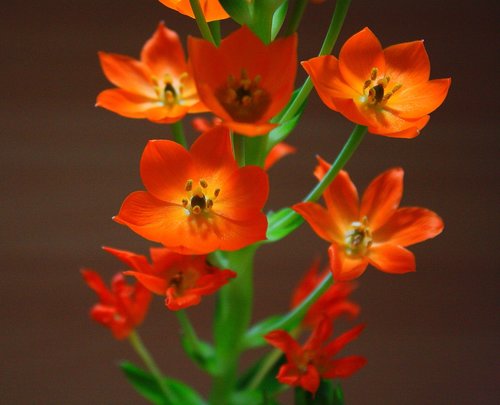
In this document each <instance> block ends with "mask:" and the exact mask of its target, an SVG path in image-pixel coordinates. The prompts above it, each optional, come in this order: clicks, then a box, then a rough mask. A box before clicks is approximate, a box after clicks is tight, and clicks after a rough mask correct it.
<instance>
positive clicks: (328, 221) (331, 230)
mask: <svg viewBox="0 0 500 405" xmlns="http://www.w3.org/2000/svg"><path fill="white" fill-rule="evenodd" d="M292 209H293V210H294V211H295V212H297V213H299V214H300V215H302V216H303V217H304V219H305V220H306V221H307V222H308V223H309V225H310V226H311V228H312V229H313V230H314V232H316V234H317V235H318V236H319V237H320V238H322V239H324V240H326V241H328V242H333V241H334V240H342V238H343V234H342V231H341V230H340V229H339V227H338V224H337V223H335V222H334V221H333V220H332V217H331V215H330V212H329V211H327V210H326V209H324V208H323V207H322V206H321V205H319V204H316V203H313V202H302V203H298V204H295V205H294V206H292Z"/></svg>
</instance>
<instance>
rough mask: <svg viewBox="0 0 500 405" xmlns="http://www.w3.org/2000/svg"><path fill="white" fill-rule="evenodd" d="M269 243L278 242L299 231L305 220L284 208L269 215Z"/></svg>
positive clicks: (289, 209)
mask: <svg viewBox="0 0 500 405" xmlns="http://www.w3.org/2000/svg"><path fill="white" fill-rule="evenodd" d="M267 222H268V226H267V235H266V236H267V242H276V241H278V240H280V239H283V238H284V237H285V236H287V235H288V234H290V233H291V232H293V231H294V230H295V229H297V228H298V227H299V226H300V225H301V224H302V223H303V222H304V218H302V216H300V215H299V214H297V213H296V212H295V211H294V210H292V209H291V208H288V207H287V208H282V209H281V210H279V211H278V212H274V213H269V214H268V215H267Z"/></svg>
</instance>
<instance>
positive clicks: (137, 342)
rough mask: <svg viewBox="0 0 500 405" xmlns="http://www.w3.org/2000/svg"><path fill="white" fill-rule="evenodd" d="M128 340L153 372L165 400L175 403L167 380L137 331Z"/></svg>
mask: <svg viewBox="0 0 500 405" xmlns="http://www.w3.org/2000/svg"><path fill="white" fill-rule="evenodd" d="M128 340H129V342H130V344H131V345H132V347H133V348H134V350H135V351H136V353H137V354H138V355H139V357H140V358H141V360H142V361H143V362H144V364H145V365H146V367H147V368H148V370H149V371H150V372H151V374H152V375H153V377H154V379H155V380H156V383H157V384H158V386H159V387H160V389H161V391H162V393H163V395H164V396H165V399H166V400H167V401H169V402H171V401H173V398H174V395H173V394H172V392H171V391H170V388H169V387H168V386H167V384H166V383H165V380H164V378H163V375H162V373H161V371H160V369H159V368H158V366H157V365H156V362H155V361H154V359H153V357H152V356H151V354H150V353H149V351H148V349H147V348H146V346H145V345H144V343H143V342H142V339H141V338H140V336H139V334H138V333H137V331H135V330H133V331H132V332H131V333H130V335H129V336H128Z"/></svg>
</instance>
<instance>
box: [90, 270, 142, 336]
mask: <svg viewBox="0 0 500 405" xmlns="http://www.w3.org/2000/svg"><path fill="white" fill-rule="evenodd" d="M82 276H83V279H84V280H85V282H86V283H87V285H88V286H89V287H90V288H91V289H92V290H94V291H95V292H96V294H97V296H98V297H99V303H98V304H95V305H94V306H93V307H92V309H91V311H90V316H91V317H92V319H93V320H94V321H96V322H99V323H100V324H102V325H104V326H105V327H107V328H109V329H110V330H111V332H112V333H113V336H114V337H115V338H116V339H125V338H126V337H127V336H128V335H129V334H130V332H132V330H134V328H135V327H136V326H138V325H139V324H141V323H142V321H143V319H144V316H145V315H146V312H147V311H148V308H149V303H150V301H151V293H150V292H149V291H148V290H147V289H146V288H144V287H143V286H142V285H141V284H139V283H135V284H134V285H128V284H127V283H125V280H124V278H123V275H122V274H121V273H118V274H116V275H115V276H114V277H113V280H112V282H111V289H108V288H107V287H106V285H105V284H104V282H103V281H102V279H101V277H100V276H99V274H97V273H96V272H95V271H92V270H88V269H84V270H82Z"/></svg>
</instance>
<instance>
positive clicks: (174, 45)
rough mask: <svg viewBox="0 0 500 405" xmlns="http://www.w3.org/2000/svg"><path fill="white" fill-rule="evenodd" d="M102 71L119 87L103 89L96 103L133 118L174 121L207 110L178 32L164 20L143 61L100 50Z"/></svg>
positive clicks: (142, 58) (146, 49)
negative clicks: (168, 26) (201, 99)
mask: <svg viewBox="0 0 500 405" xmlns="http://www.w3.org/2000/svg"><path fill="white" fill-rule="evenodd" d="M99 59H100V62H101V67H102V70H103V71H104V74H105V76H106V77H107V78H108V80H109V81H110V82H111V83H113V84H114V85H115V86H117V88H114V89H108V90H104V91H102V92H101V93H100V94H99V95H98V96H97V103H96V105H97V106H99V107H103V108H106V109H107V110H110V111H113V112H115V113H117V114H120V115H123V116H125V117H129V118H146V119H148V120H150V121H153V122H157V123H172V122H176V121H178V120H180V119H181V118H183V117H184V116H185V115H186V114H187V113H197V112H202V111H206V108H205V107H204V106H203V104H202V103H201V102H200V100H199V98H198V95H197V93H196V87H195V84H194V82H193V78H192V75H191V73H190V71H189V68H188V64H187V62H186V58H185V56H184V51H183V49H182V45H181V42H180V39H179V37H178V35H177V34H176V33H175V32H174V31H172V30H169V29H168V28H166V27H165V25H164V24H163V23H160V24H159V25H158V28H157V29H156V32H155V33H154V34H153V36H152V37H151V38H150V39H149V40H148V41H147V42H146V44H145V45H144V47H143V48H142V52H141V60H136V59H133V58H130V57H128V56H124V55H118V54H112V53H105V52H99Z"/></svg>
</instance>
